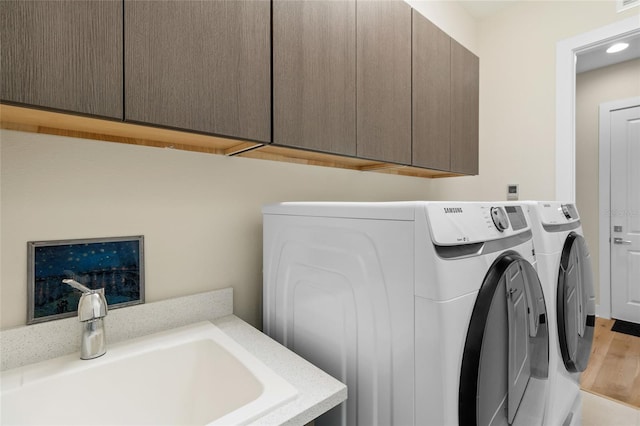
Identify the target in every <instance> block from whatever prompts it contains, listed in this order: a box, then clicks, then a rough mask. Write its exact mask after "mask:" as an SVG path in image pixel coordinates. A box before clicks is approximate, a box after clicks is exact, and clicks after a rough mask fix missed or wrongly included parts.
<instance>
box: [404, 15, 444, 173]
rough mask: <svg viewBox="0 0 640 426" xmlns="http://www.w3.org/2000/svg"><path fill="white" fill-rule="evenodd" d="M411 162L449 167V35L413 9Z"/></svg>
mask: <svg viewBox="0 0 640 426" xmlns="http://www.w3.org/2000/svg"><path fill="white" fill-rule="evenodd" d="M412 73H413V97H412V102H413V108H412V113H413V120H412V125H413V152H412V154H413V159H412V164H413V165H415V166H419V167H427V168H432V169H438V170H449V168H450V158H451V155H450V147H451V135H450V133H451V37H449V36H448V35H447V34H445V33H444V32H443V31H441V30H440V29H439V28H438V27H436V26H435V25H434V24H432V23H431V22H430V21H429V20H428V19H427V18H425V17H424V16H422V15H421V14H420V13H418V12H416V11H415V10H414V11H413V64H412Z"/></svg>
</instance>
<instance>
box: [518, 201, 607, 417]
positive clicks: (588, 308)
mask: <svg viewBox="0 0 640 426" xmlns="http://www.w3.org/2000/svg"><path fill="white" fill-rule="evenodd" d="M525 205H526V206H527V207H528V209H527V210H528V214H529V217H530V221H531V227H532V231H533V242H534V248H535V250H536V258H537V260H538V274H539V275H540V280H541V282H542V287H543V290H544V296H545V299H546V300H547V306H548V307H549V312H548V314H549V337H550V354H549V357H550V360H549V361H550V371H551V378H550V388H549V401H548V415H547V417H548V421H547V422H546V423H547V424H549V425H579V424H580V423H581V416H582V414H581V413H582V397H581V394H580V373H581V372H582V371H584V369H585V368H586V367H587V363H588V361H589V356H590V354H591V344H592V341H593V332H594V324H595V292H594V288H593V276H592V270H591V258H590V256H589V250H588V248H587V244H586V242H585V240H584V238H583V233H582V226H581V224H580V216H579V215H578V211H577V209H576V207H575V205H574V204H572V203H561V202H557V201H551V202H549V201H529V202H525Z"/></svg>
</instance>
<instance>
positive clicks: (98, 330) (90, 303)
mask: <svg viewBox="0 0 640 426" xmlns="http://www.w3.org/2000/svg"><path fill="white" fill-rule="evenodd" d="M62 282H63V283H65V284H67V285H70V286H71V287H73V288H75V289H76V290H80V291H81V292H82V296H80V301H79V302H78V319H79V320H80V322H81V323H82V340H81V342H80V359H93V358H97V357H99V356H101V355H104V354H105V353H106V352H107V339H106V336H105V333H104V317H106V316H107V299H105V297H104V289H103V288H101V289H98V290H91V289H90V288H88V287H85V286H83V285H82V284H80V283H79V282H77V281H75V280H62Z"/></svg>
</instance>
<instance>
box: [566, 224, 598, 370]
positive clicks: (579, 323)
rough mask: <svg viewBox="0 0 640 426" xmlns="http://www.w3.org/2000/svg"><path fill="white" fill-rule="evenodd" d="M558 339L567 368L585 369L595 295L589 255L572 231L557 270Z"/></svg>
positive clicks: (583, 244)
mask: <svg viewBox="0 0 640 426" xmlns="http://www.w3.org/2000/svg"><path fill="white" fill-rule="evenodd" d="M556 308H557V311H558V338H559V339H560V351H561V352H562V359H563V361H564V365H565V367H566V368H567V370H568V371H570V372H572V373H579V372H581V371H584V370H585V368H587V363H588V362H589V355H590V354H591V344H592V343H593V331H594V325H595V313H596V308H595V295H594V289H593V275H592V273H591V258H590V257H589V251H588V249H587V244H586V242H585V240H584V238H583V237H582V236H581V235H578V234H576V233H575V232H572V233H570V234H569V236H568V237H567V239H566V240H565V242H564V247H563V249H562V257H561V258H560V270H559V273H558V297H557V306H556Z"/></svg>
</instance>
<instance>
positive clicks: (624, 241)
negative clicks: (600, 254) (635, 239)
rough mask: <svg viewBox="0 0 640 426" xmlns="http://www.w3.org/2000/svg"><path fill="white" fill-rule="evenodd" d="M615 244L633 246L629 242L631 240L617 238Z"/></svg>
mask: <svg viewBox="0 0 640 426" xmlns="http://www.w3.org/2000/svg"><path fill="white" fill-rule="evenodd" d="M613 244H631V241H629V240H623V239H622V238H619V237H615V238H614V239H613Z"/></svg>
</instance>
